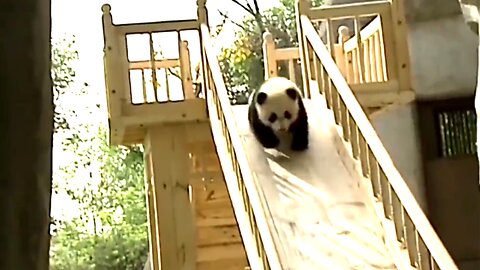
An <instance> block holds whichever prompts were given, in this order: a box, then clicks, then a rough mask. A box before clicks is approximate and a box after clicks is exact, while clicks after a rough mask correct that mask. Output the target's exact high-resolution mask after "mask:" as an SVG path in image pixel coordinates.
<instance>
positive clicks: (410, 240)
mask: <svg viewBox="0 0 480 270" xmlns="http://www.w3.org/2000/svg"><path fill="white" fill-rule="evenodd" d="M404 218H405V234H406V238H407V241H406V242H407V249H408V256H409V258H410V265H412V266H413V267H418V266H419V257H418V245H417V231H416V230H415V225H413V222H412V219H411V218H410V215H408V213H404Z"/></svg>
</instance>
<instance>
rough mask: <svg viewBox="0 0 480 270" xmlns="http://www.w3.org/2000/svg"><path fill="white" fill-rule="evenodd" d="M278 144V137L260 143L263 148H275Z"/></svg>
mask: <svg viewBox="0 0 480 270" xmlns="http://www.w3.org/2000/svg"><path fill="white" fill-rule="evenodd" d="M279 144H280V140H278V139H272V140H268V141H263V142H262V145H263V147H264V148H276V147H278V145H279Z"/></svg>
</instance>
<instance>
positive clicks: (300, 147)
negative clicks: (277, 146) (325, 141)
mask: <svg viewBox="0 0 480 270" xmlns="http://www.w3.org/2000/svg"><path fill="white" fill-rule="evenodd" d="M290 148H291V149H292V150H293V151H304V150H307V149H308V142H305V141H293V142H292V145H291V146H290Z"/></svg>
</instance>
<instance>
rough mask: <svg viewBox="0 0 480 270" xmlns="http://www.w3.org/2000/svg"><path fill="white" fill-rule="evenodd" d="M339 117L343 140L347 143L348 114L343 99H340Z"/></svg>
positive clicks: (348, 129) (348, 130) (348, 139)
mask: <svg viewBox="0 0 480 270" xmlns="http://www.w3.org/2000/svg"><path fill="white" fill-rule="evenodd" d="M340 115H341V119H342V131H343V139H345V141H347V142H349V141H350V127H349V120H348V116H349V113H348V110H347V107H346V105H345V102H344V101H343V99H340Z"/></svg>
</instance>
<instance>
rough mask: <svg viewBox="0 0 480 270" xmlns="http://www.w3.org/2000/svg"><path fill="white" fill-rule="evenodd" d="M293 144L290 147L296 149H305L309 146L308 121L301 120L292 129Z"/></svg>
mask: <svg viewBox="0 0 480 270" xmlns="http://www.w3.org/2000/svg"><path fill="white" fill-rule="evenodd" d="M291 133H292V144H291V146H290V148H291V149H292V150H294V151H303V150H306V149H307V148H308V143H309V142H308V122H307V121H304V122H300V123H297V125H295V126H294V128H292V129H291Z"/></svg>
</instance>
